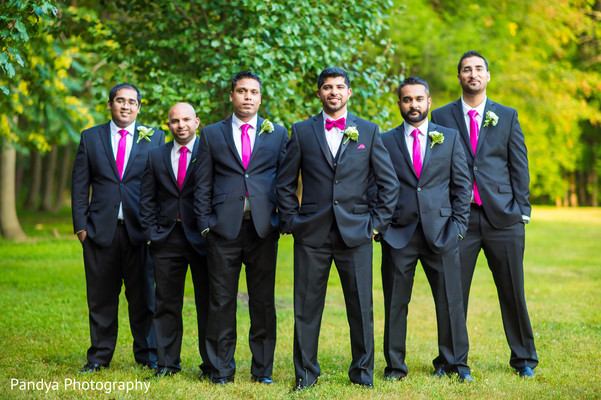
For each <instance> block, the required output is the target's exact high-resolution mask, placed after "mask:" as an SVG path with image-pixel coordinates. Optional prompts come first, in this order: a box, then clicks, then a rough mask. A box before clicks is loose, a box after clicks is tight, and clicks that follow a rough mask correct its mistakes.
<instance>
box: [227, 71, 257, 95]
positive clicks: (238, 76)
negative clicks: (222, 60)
mask: <svg viewBox="0 0 601 400" xmlns="http://www.w3.org/2000/svg"><path fill="white" fill-rule="evenodd" d="M241 79H254V80H255V81H257V82H259V89H261V90H262V89H263V83H261V79H260V78H259V75H257V74H255V73H254V72H251V71H242V72H238V73H237V74H236V75H234V77H233V78H232V92H233V91H234V88H235V87H236V84H237V83H238V81H239V80H241Z"/></svg>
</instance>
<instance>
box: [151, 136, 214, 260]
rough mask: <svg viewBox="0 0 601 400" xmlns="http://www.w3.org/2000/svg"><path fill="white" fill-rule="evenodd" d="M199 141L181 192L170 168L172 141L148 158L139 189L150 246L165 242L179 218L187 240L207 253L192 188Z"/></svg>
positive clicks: (153, 151) (154, 151)
mask: <svg viewBox="0 0 601 400" xmlns="http://www.w3.org/2000/svg"><path fill="white" fill-rule="evenodd" d="M199 142H200V140H198V138H197V139H196V141H195V142H194V149H193V150H192V153H191V154H190V163H189V164H188V169H187V170H186V177H185V179H184V183H183V185H182V189H181V191H180V189H179V186H178V185H177V178H176V177H175V174H174V172H173V166H172V165H171V151H172V150H173V146H174V142H173V141H171V142H169V143H167V144H164V145H162V146H160V147H158V148H156V149H153V150H152V151H151V152H150V153H149V154H148V163H147V165H146V170H145V171H144V178H143V179H142V186H141V189H140V218H141V223H142V229H143V230H144V237H145V238H146V240H149V241H150V242H152V243H153V244H160V243H162V242H164V241H165V240H166V239H167V236H169V233H171V231H172V230H173V227H174V226H175V224H176V222H177V219H178V217H179V216H181V220H182V227H183V229H184V233H185V235H186V239H188V242H189V243H190V244H191V245H192V247H193V248H194V249H195V250H196V251H197V252H198V253H200V254H205V253H206V246H205V239H204V238H203V237H202V235H201V234H200V231H199V230H198V225H197V219H196V216H195V215H194V188H195V175H196V169H197V168H198V166H199V164H200V162H199V160H198V147H199Z"/></svg>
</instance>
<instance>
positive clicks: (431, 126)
mask: <svg viewBox="0 0 601 400" xmlns="http://www.w3.org/2000/svg"><path fill="white" fill-rule="evenodd" d="M435 130H436V125H434V124H433V123H432V122H431V121H428V132H426V155H425V156H424V162H423V164H422V173H421V175H422V176H423V174H424V171H425V170H426V166H427V165H428V161H430V157H431V156H432V150H434V149H433V148H432V145H431V142H432V138H431V137H430V132H433V131H435Z"/></svg>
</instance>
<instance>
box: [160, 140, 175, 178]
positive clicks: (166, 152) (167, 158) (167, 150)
mask: <svg viewBox="0 0 601 400" xmlns="http://www.w3.org/2000/svg"><path fill="white" fill-rule="evenodd" d="M173 143H174V140H172V141H170V142H169V143H167V145H166V146H164V147H163V162H164V163H165V168H166V171H167V175H168V176H169V177H170V181H171V182H172V183H173V184H174V185H175V188H177V177H176V176H175V171H174V170H173V165H172V164H171V151H172V150H173V147H174V146H175V145H174V144H173Z"/></svg>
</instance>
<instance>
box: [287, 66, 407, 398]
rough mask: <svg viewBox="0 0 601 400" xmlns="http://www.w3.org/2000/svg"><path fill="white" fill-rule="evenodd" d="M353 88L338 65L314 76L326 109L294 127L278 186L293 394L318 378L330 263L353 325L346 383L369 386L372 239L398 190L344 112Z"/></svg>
mask: <svg viewBox="0 0 601 400" xmlns="http://www.w3.org/2000/svg"><path fill="white" fill-rule="evenodd" d="M350 84H351V83H350V79H349V77H348V75H347V73H346V71H345V70H343V69H341V68H326V69H325V70H324V71H323V72H322V73H321V74H320V75H319V78H318V79H317V97H319V99H320V100H321V103H322V104H323V112H320V113H319V114H317V115H316V116H314V117H311V118H309V119H308V120H306V121H303V122H299V123H296V124H294V125H293V126H292V134H291V136H290V141H289V142H288V145H287V147H286V156H285V158H284V161H283V162H282V165H281V167H280V170H279V171H278V177H277V181H276V189H277V195H278V208H279V210H280V218H281V229H282V232H284V233H292V234H293V235H294V368H295V374H296V390H304V389H306V388H307V387H309V386H312V385H313V384H315V382H316V381H317V379H318V377H319V375H320V368H319V363H318V362H317V347H318V339H319V329H320V325H321V317H322V314H323V308H324V301H325V296H326V289H327V283H328V276H329V274H330V268H331V266H332V260H333V261H334V262H335V263H336V268H337V269H338V273H339V275H340V282H341V284H342V290H343V293H344V298H345V303H346V308H347V318H348V322H349V326H350V334H351V351H352V361H351V365H350V368H349V373H348V374H349V378H350V380H351V382H353V383H355V384H358V385H361V386H364V387H367V388H372V387H373V372H374V333H373V310H372V308H373V299H372V253H373V248H372V247H373V246H372V235H373V231H374V230H377V231H380V230H383V229H385V228H386V227H387V226H388V222H389V221H390V217H391V216H392V210H393V209H394V206H395V204H396V202H397V196H398V193H399V190H398V181H397V179H396V177H395V175H394V173H393V172H392V171H393V169H392V168H393V167H392V164H391V162H390V157H389V156H388V152H387V151H386V149H385V148H384V146H383V145H382V139H381V138H380V134H379V128H378V126H377V125H376V124H374V123H373V122H369V121H366V120H364V119H361V118H358V117H356V116H354V115H352V114H351V113H349V112H348V111H347V101H348V99H349V97H350V96H351V93H352V90H351V88H350ZM299 173H301V174H302V182H303V185H302V186H303V188H302V205H301V206H300V207H299V199H298V197H297V195H296V190H297V187H298V177H299ZM372 189H373V190H372ZM368 192H369V194H368ZM372 192H373V193H372Z"/></svg>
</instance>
